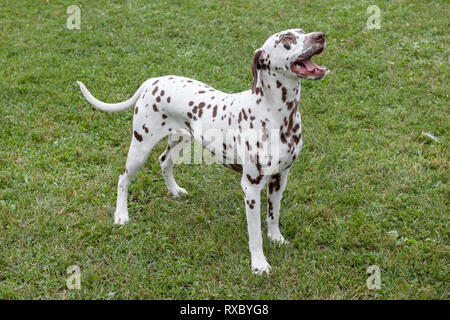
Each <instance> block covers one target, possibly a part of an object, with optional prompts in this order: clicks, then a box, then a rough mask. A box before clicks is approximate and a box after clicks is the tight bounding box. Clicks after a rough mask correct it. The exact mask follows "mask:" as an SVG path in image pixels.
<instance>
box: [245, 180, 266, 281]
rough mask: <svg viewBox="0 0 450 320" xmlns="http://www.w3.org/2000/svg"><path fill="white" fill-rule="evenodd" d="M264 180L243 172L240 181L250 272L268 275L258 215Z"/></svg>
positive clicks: (259, 216)
mask: <svg viewBox="0 0 450 320" xmlns="http://www.w3.org/2000/svg"><path fill="white" fill-rule="evenodd" d="M266 180H267V179H266V177H265V176H257V177H256V178H252V176H251V175H249V174H246V173H245V172H244V175H243V176H242V180H241V186H242V191H243V192H244V199H245V213H246V216H247V228H248V236H249V247H250V255H251V260H252V271H253V273H255V274H263V273H267V274H268V273H269V270H270V265H269V263H268V262H267V260H266V257H265V256H264V253H263V239H262V233H261V215H260V198H261V190H262V188H264V185H265V184H266Z"/></svg>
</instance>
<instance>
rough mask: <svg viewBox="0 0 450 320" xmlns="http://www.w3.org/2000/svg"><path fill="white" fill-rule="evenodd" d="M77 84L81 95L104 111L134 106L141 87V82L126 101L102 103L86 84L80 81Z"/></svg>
mask: <svg viewBox="0 0 450 320" xmlns="http://www.w3.org/2000/svg"><path fill="white" fill-rule="evenodd" d="M77 83H78V85H79V86H80V89H81V92H82V93H83V96H84V97H85V98H86V100H87V101H88V102H89V103H90V104H92V105H93V106H94V107H96V108H97V109H100V110H103V111H106V112H120V111H124V110H127V109H129V108H131V107H132V106H134V105H135V104H136V101H137V100H138V98H139V95H140V94H141V90H142V88H143V84H142V85H141V86H140V87H139V89H138V90H137V91H136V93H135V94H134V95H133V96H132V97H131V98H130V99H128V100H127V101H123V102H119V103H104V102H101V101H100V100H98V99H96V98H95V97H94V96H93V95H92V94H91V93H90V92H89V90H88V89H87V88H86V86H85V85H84V84H83V83H82V82H81V81H77Z"/></svg>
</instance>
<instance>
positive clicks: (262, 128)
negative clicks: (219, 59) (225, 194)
mask: <svg viewBox="0 0 450 320" xmlns="http://www.w3.org/2000/svg"><path fill="white" fill-rule="evenodd" d="M324 47H325V35H324V34H323V33H321V32H312V33H305V32H304V31H303V30H302V29H290V30H285V31H282V32H278V33H276V34H274V35H272V36H271V37H270V38H269V39H267V40H266V42H265V43H264V45H263V46H262V47H261V48H259V49H257V50H256V51H255V52H254V55H253V62H252V74H253V85H252V88H251V90H248V91H244V92H240V93H234V94H229V93H224V92H222V91H219V90H217V89H214V88H212V87H210V86H208V85H206V84H204V83H202V82H199V81H196V80H192V79H189V78H185V77H179V76H163V77H159V78H151V79H149V80H146V81H145V82H144V83H143V84H142V85H141V86H140V87H139V89H138V90H137V91H136V93H135V94H134V95H133V96H132V97H131V98H130V99H129V100H127V101H124V102H120V103H114V104H109V103H104V102H101V101H99V100H97V99H96V98H95V97H94V96H92V94H91V93H90V92H89V91H88V90H87V89H86V87H85V86H84V85H83V84H82V83H81V82H78V84H79V86H80V88H81V92H82V93H83V95H84V97H85V98H86V100H87V101H88V102H90V103H91V104H92V105H93V106H94V107H96V108H97V109H100V110H103V111H107V112H119V111H124V110H127V109H129V108H131V107H133V106H134V117H133V135H132V141H131V146H130V150H129V152H128V158H127V162H126V166H125V169H124V171H123V173H122V174H121V175H120V177H119V182H118V188H117V207H116V211H115V213H114V223H116V224H124V223H126V222H128V220H129V218H128V207H127V194H128V186H129V184H130V181H131V179H132V178H133V177H134V176H135V175H136V173H137V172H138V170H139V169H140V168H141V166H142V165H143V164H144V163H145V161H146V159H147V156H148V155H149V153H150V151H151V150H152V148H153V147H154V146H155V145H156V144H157V143H158V142H159V141H160V140H161V139H163V138H165V137H169V139H168V146H167V148H166V150H165V151H164V153H163V154H162V155H161V156H160V157H159V161H160V164H161V169H162V175H163V177H164V180H165V183H166V185H167V188H168V190H169V192H170V193H171V194H172V195H173V196H175V197H177V196H179V195H180V194H183V193H186V190H185V189H183V188H181V187H180V186H179V185H178V184H177V183H176V181H175V179H174V177H173V174H172V168H173V166H174V161H173V159H174V153H175V150H176V149H177V148H176V146H177V145H178V144H180V143H182V141H183V137H186V138H189V139H190V138H191V137H192V138H194V139H195V140H197V141H198V142H199V143H201V144H202V146H203V147H204V148H205V149H206V150H208V151H210V152H211V153H212V154H213V155H214V156H215V157H218V158H221V159H222V161H223V163H224V164H225V165H226V166H228V167H230V168H232V169H234V170H236V171H239V172H240V173H242V179H241V187H242V190H243V193H244V200H245V211H246V217H247V226H248V233H249V248H250V254H251V267H252V271H253V273H255V274H264V273H267V274H268V273H269V270H270V269H271V267H270V265H269V263H268V262H267V260H266V257H265V256H264V253H263V239H262V232H261V216H260V193H261V191H262V189H263V188H264V186H265V185H267V198H268V199H267V226H268V238H269V239H270V240H272V241H275V242H277V243H280V244H283V243H287V241H286V240H285V239H284V237H283V236H282V234H281V232H280V229H279V226H278V221H279V217H280V202H281V196H282V193H283V191H284V189H285V187H286V180H287V176H288V172H289V168H290V167H291V165H292V163H293V161H294V160H295V159H296V158H297V156H298V154H299V152H300V150H301V148H302V143H303V142H302V130H301V119H300V113H299V110H298V105H299V101H300V81H301V79H302V78H303V79H309V80H319V79H322V78H323V77H324V76H325V74H326V73H327V71H326V68H325V67H323V66H319V65H317V64H316V63H314V62H313V61H312V60H311V57H312V56H314V55H317V54H320V53H321V52H322V50H323V49H324ZM175 136H179V138H174V137H175ZM273 150H275V151H273Z"/></svg>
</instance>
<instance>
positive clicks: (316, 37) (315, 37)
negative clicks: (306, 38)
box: [311, 32, 325, 43]
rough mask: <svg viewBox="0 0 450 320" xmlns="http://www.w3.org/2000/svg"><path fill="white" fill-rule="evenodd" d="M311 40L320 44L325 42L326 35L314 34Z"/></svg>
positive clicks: (321, 33)
mask: <svg viewBox="0 0 450 320" xmlns="http://www.w3.org/2000/svg"><path fill="white" fill-rule="evenodd" d="M311 40H312V41H314V42H318V43H324V42H325V33H323V32H313V33H311Z"/></svg>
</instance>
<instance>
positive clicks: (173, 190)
mask: <svg viewBox="0 0 450 320" xmlns="http://www.w3.org/2000/svg"><path fill="white" fill-rule="evenodd" d="M169 192H170V193H171V194H172V196H174V197H175V198H178V197H179V196H180V194H187V193H188V192H187V191H186V189H184V188H182V187H179V186H176V187H175V188H170V189H169Z"/></svg>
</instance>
